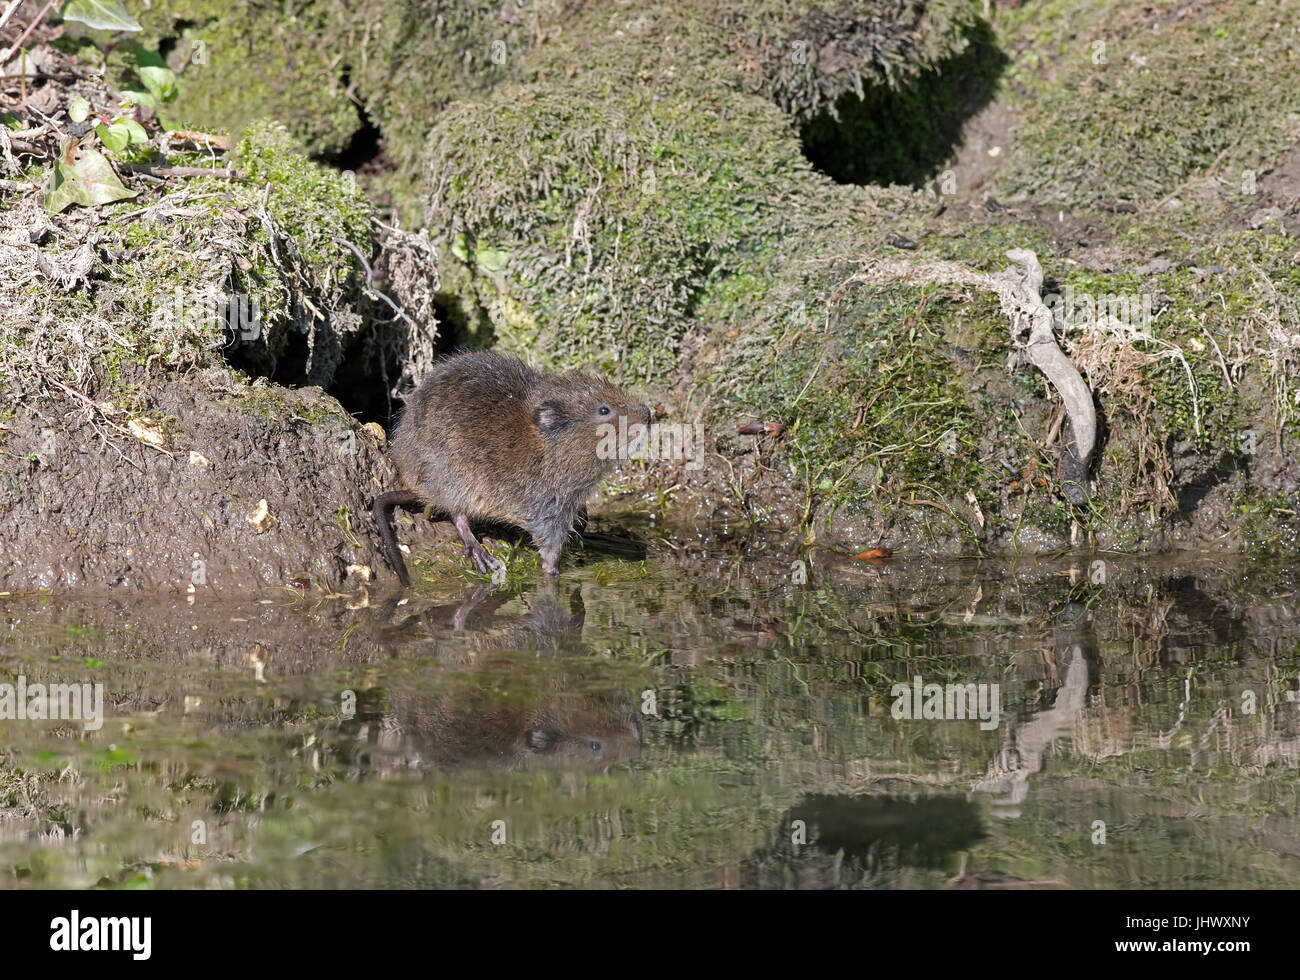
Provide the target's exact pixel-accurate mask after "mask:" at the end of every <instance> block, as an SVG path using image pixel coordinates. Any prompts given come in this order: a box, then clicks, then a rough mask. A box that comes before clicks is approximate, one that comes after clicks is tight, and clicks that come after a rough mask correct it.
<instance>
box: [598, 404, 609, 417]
mask: <svg viewBox="0 0 1300 980" xmlns="http://www.w3.org/2000/svg"><path fill="white" fill-rule="evenodd" d="M610 411H611V410H610V407H609V406H608V405H601V406H600V408H598V409H596V414H597V415H600V416H605V415H609V414H610Z"/></svg>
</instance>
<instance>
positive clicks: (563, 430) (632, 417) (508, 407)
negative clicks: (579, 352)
mask: <svg viewBox="0 0 1300 980" xmlns="http://www.w3.org/2000/svg"><path fill="white" fill-rule="evenodd" d="M620 416H623V417H625V418H626V423H625V425H627V426H628V427H631V426H633V425H636V424H641V425H649V422H650V410H649V409H648V408H647V407H646V406H645V405H642V404H640V403H639V402H637V400H636V399H635V398H633V397H632V396H631V395H629V394H628V393H627V392H625V391H623V390H622V389H620V388H617V387H615V386H614V385H612V384H610V383H609V382H608V381H603V380H601V379H599V378H593V377H591V376H589V375H585V374H577V373H570V374H560V375H555V374H541V373H539V372H537V371H534V370H533V369H532V368H530V367H528V366H527V365H526V364H524V363H523V362H522V361H518V360H516V359H515V358H512V357H505V356H502V355H500V354H491V353H485V352H474V353H468V354H459V355H456V356H454V357H450V358H448V359H447V360H445V361H442V362H441V363H440V364H438V366H437V367H436V368H435V369H434V371H433V374H432V375H430V377H429V378H428V379H427V380H426V381H425V382H424V383H423V384H422V385H420V387H419V388H418V389H417V390H416V392H415V394H414V395H413V396H412V397H411V399H410V401H409V402H408V403H407V405H406V409H405V411H404V412H403V413H402V418H401V421H400V422H399V423H398V425H397V428H396V430H395V431H394V432H393V440H392V450H391V458H392V460H393V463H394V464H395V466H396V467H397V474H398V479H399V480H400V486H401V487H402V489H400V490H393V491H390V492H388V493H384V494H380V495H379V496H378V497H376V498H375V505H374V515H375V522H376V523H377V524H378V525H379V533H380V536H381V538H382V541H383V549H384V553H385V554H386V555H387V557H388V560H389V562H391V563H392V566H393V568H394V570H395V571H396V572H397V577H398V578H399V579H400V580H401V582H402V584H403V585H409V584H410V579H409V578H408V576H407V574H406V566H405V564H404V563H403V562H402V556H401V553H400V552H399V551H398V549H397V540H396V538H395V537H394V535H393V526H392V522H391V519H390V515H391V511H392V509H393V508H394V507H423V508H428V509H430V510H433V511H440V512H442V513H443V514H445V515H447V516H448V517H449V518H450V519H451V520H452V521H453V522H454V523H455V525H456V530H457V531H458V532H460V538H461V540H462V541H463V542H464V543H465V556H466V557H473V559H474V563H475V564H476V565H477V566H478V568H479V571H481V572H490V571H497V570H501V569H503V568H504V566H503V565H502V563H501V561H500V560H499V559H497V558H494V557H493V556H492V555H490V554H488V552H487V549H485V548H484V547H483V546H482V545H481V544H479V542H478V540H477V539H476V538H475V537H474V534H473V533H472V532H471V531H470V521H471V520H489V521H500V522H503V523H506V524H513V525H516V526H517V527H521V528H523V529H524V530H526V531H527V532H528V533H529V534H530V535H531V536H532V539H533V542H534V544H536V546H537V549H538V551H540V552H541V555H542V567H543V569H544V570H545V572H546V574H548V575H555V574H556V573H557V572H558V571H559V560H560V551H561V549H562V548H563V547H564V541H565V538H567V537H568V536H569V534H570V533H571V532H572V530H573V522H574V518H575V516H576V515H577V513H578V511H579V509H580V508H581V507H582V505H583V504H584V503H585V502H586V500H587V498H588V497H589V496H591V493H592V491H594V490H595V489H596V485H597V484H598V483H599V482H600V479H601V477H602V476H603V475H604V474H605V472H606V471H607V470H608V469H609V467H610V466H611V465H613V463H614V462H615V459H614V458H612V456H611V455H610V454H609V453H607V452H604V453H598V451H597V450H598V447H599V446H600V445H601V442H602V439H605V441H606V444H608V437H607V436H608V432H609V431H610V430H609V429H606V428H603V427H605V426H613V427H614V428H615V430H617V428H618V426H619V418H620ZM643 431H644V430H643ZM631 448H635V447H634V446H633V447H631ZM602 456H607V457H610V458H602Z"/></svg>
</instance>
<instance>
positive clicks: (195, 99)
mask: <svg viewBox="0 0 1300 980" xmlns="http://www.w3.org/2000/svg"><path fill="white" fill-rule="evenodd" d="M127 7H128V9H129V10H130V11H131V13H132V14H133V15H135V16H136V17H137V19H139V21H140V23H141V24H142V25H143V26H144V28H145V31H144V33H143V35H142V43H144V44H146V45H147V46H152V47H155V48H156V47H159V46H161V47H162V48H163V50H165V51H167V52H168V59H167V60H168V64H169V65H170V66H171V67H172V69H173V70H175V71H178V72H179V73H180V74H179V82H180V83H179V85H178V98H177V100H176V102H175V104H174V105H172V106H170V107H169V114H170V115H169V118H173V119H175V120H176V121H177V122H179V123H180V124H182V125H187V126H195V127H199V128H218V129H226V130H229V131H230V132H231V133H232V134H233V135H234V136H235V137H239V136H240V135H242V134H243V132H244V129H245V127H247V126H248V125H249V123H250V122H252V121H254V120H257V119H261V118H264V117H270V118H273V119H276V120H278V121H279V122H281V123H283V124H284V125H285V126H287V127H288V129H289V132H290V133H291V134H292V135H293V137H294V139H296V140H297V141H298V142H299V143H300V144H301V145H302V146H303V147H304V148H305V149H306V151H307V152H308V153H309V154H311V155H312V156H318V157H320V156H323V157H329V156H333V155H335V154H338V153H340V152H342V151H343V149H344V148H345V147H347V145H348V143H349V141H350V140H351V139H352V138H353V136H354V135H355V134H356V133H357V131H358V130H360V129H361V125H362V120H361V114H360V112H359V109H358V103H357V102H356V101H355V95H354V94H352V93H349V91H348V87H347V82H346V79H345V75H344V72H342V71H341V70H340V66H341V65H342V64H343V63H344V62H345V59H346V56H347V52H348V51H349V50H350V49H351V46H352V45H353V44H355V43H356V41H357V40H358V38H359V36H360V35H359V34H358V33H357V29H358V27H359V25H358V24H357V23H355V22H354V19H353V18H352V17H351V16H349V12H348V5H346V4H342V3H293V2H288V0H249V2H244V3H227V2H224V0H169V2H168V3H166V4H145V3H142V2H139V0H128V2H127Z"/></svg>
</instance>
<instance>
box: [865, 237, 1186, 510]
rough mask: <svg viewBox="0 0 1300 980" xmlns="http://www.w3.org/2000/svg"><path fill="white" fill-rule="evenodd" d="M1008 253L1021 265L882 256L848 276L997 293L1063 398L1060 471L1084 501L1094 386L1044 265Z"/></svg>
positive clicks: (1023, 253) (1022, 343)
mask: <svg viewBox="0 0 1300 980" xmlns="http://www.w3.org/2000/svg"><path fill="white" fill-rule="evenodd" d="M1007 257H1008V258H1009V259H1011V261H1012V262H1015V263H1016V264H1017V265H1019V266H1021V267H1022V271H1016V270H1014V269H1007V270H1006V271H1005V272H1002V273H999V274H998V275H994V276H990V275H986V274H984V273H981V272H975V271H974V270H972V269H968V268H966V267H965V266H963V265H960V264H959V263H956V262H916V263H909V262H903V261H899V260H896V259H882V260H875V261H871V262H869V263H867V265H866V266H864V268H863V269H861V270H860V271H859V272H858V273H857V274H856V275H854V276H853V277H852V278H851V279H849V280H848V282H850V283H851V282H860V283H864V282H865V283H886V282H891V281H895V280H899V279H904V280H909V281H912V282H921V283H936V284H942V285H963V286H974V287H976V288H978V289H986V290H989V291H991V292H994V293H996V294H997V296H998V298H999V299H1000V300H1001V302H1002V309H1003V311H1005V312H1006V313H1007V315H1008V316H1010V317H1011V337H1012V341H1013V342H1014V343H1015V344H1016V345H1017V346H1018V347H1019V348H1020V349H1021V350H1023V351H1024V352H1025V354H1026V355H1027V356H1028V357H1029V359H1030V361H1032V362H1033V364H1034V365H1035V366H1036V367H1037V368H1038V369H1039V370H1040V371H1042V372H1043V374H1044V375H1046V377H1047V379H1048V381H1050V382H1051V384H1052V386H1053V387H1054V388H1055V389H1056V390H1057V392H1058V393H1059V394H1060V395H1061V399H1062V401H1064V403H1065V409H1066V412H1067V414H1068V416H1069V419H1070V428H1071V432H1072V434H1073V440H1072V442H1071V443H1070V444H1069V445H1067V447H1066V449H1065V451H1064V452H1063V453H1062V454H1061V463H1060V471H1059V476H1060V480H1061V485H1062V489H1063V492H1064V493H1065V497H1066V499H1067V500H1069V502H1070V503H1072V504H1076V505H1078V504H1085V503H1087V502H1088V497H1089V494H1088V468H1089V466H1090V465H1091V463H1092V455H1093V452H1094V451H1095V449H1096V446H1097V411H1096V408H1095V406H1094V405H1093V401H1092V390H1091V389H1090V388H1089V387H1088V385H1087V383H1085V382H1084V380H1083V378H1082V377H1081V376H1080V374H1079V371H1078V369H1077V368H1076V367H1075V366H1074V364H1073V363H1072V362H1071V361H1070V359H1069V358H1068V357H1066V355H1065V354H1064V352H1062V350H1061V348H1060V347H1059V346H1057V343H1056V335H1055V334H1054V333H1053V331H1052V325H1053V318H1052V311H1051V310H1050V309H1049V308H1048V306H1047V304H1046V303H1044V302H1043V298H1042V288H1043V269H1042V266H1041V265H1039V263H1038V257H1037V256H1036V255H1035V254H1034V253H1033V252H1032V251H1030V250H1029V249H1022V248H1017V249H1011V250H1010V251H1008V252H1007ZM846 285H847V283H846ZM1179 353H1180V354H1181V351H1180V352H1179ZM1184 363H1186V362H1184Z"/></svg>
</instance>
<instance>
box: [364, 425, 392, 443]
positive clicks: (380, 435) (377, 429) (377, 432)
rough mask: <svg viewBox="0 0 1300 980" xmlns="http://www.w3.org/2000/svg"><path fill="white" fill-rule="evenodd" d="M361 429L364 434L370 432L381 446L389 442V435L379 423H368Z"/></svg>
mask: <svg viewBox="0 0 1300 980" xmlns="http://www.w3.org/2000/svg"><path fill="white" fill-rule="evenodd" d="M361 429H362V431H363V432H369V433H370V434H371V435H372V436H374V437H375V439H376V440H377V441H378V443H379V444H380V445H381V446H382V445H384V444H385V443H387V442H388V433H386V432H385V431H384V427H383V426H382V425H380V424H379V423H378V422H367V423H366V424H365V425H363V426H362V427H361Z"/></svg>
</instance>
